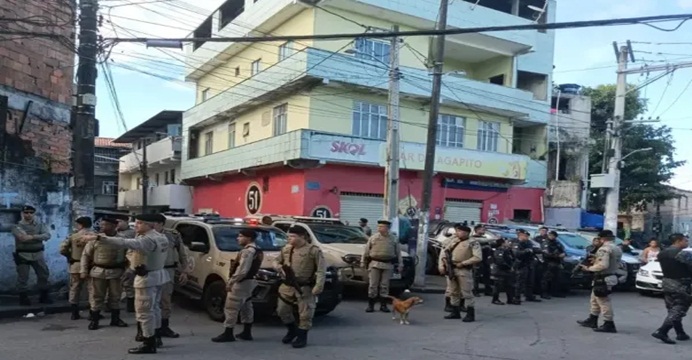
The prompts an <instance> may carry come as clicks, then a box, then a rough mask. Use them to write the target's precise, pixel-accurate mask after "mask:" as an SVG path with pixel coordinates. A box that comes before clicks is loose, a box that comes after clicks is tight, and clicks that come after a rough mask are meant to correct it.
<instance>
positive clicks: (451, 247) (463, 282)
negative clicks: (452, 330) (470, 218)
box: [438, 224, 483, 322]
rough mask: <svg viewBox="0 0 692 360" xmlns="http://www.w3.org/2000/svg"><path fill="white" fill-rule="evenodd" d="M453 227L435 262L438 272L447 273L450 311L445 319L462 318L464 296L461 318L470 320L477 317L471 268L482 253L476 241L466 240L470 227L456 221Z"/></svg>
mask: <svg viewBox="0 0 692 360" xmlns="http://www.w3.org/2000/svg"><path fill="white" fill-rule="evenodd" d="M454 230H455V232H456V233H455V234H454V235H453V236H452V237H451V239H450V241H449V242H447V244H446V245H445V246H444V248H443V250H442V254H441V256H440V258H439V262H438V270H439V271H440V274H446V275H447V291H448V292H449V294H450V302H451V303H452V311H451V313H450V314H449V315H446V316H445V319H461V300H462V298H463V300H464V304H465V305H466V316H465V317H464V319H463V320H462V321H464V322H473V321H475V320H476V311H475V307H474V305H475V301H476V300H475V297H474V296H473V267H474V265H476V264H478V263H480V262H481V261H482V259H483V252H482V250H481V244H480V243H479V242H478V241H477V240H473V239H469V235H470V234H471V228H469V227H468V226H466V225H463V224H456V225H454Z"/></svg>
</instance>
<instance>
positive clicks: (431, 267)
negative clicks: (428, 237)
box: [425, 251, 437, 275]
mask: <svg viewBox="0 0 692 360" xmlns="http://www.w3.org/2000/svg"><path fill="white" fill-rule="evenodd" d="M425 273H426V274H428V275H437V256H436V255H435V253H433V252H432V251H428V259H427V263H426V264H425Z"/></svg>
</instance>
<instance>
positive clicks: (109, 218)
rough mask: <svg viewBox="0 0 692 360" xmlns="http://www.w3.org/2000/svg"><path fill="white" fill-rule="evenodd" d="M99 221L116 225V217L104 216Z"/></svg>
mask: <svg viewBox="0 0 692 360" xmlns="http://www.w3.org/2000/svg"><path fill="white" fill-rule="evenodd" d="M101 221H105V222H107V223H111V224H113V225H118V219H116V218H115V217H105V218H102V219H101Z"/></svg>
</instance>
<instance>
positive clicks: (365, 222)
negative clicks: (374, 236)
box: [360, 218, 368, 224]
mask: <svg viewBox="0 0 692 360" xmlns="http://www.w3.org/2000/svg"><path fill="white" fill-rule="evenodd" d="M360 222H362V223H363V224H367V223H368V219H366V218H360Z"/></svg>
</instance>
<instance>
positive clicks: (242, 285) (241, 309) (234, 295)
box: [223, 279, 257, 329]
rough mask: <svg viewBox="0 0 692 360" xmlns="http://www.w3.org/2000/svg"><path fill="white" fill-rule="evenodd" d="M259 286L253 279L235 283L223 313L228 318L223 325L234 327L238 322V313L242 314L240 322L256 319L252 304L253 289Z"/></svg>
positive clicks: (249, 321) (247, 322)
mask: <svg viewBox="0 0 692 360" xmlns="http://www.w3.org/2000/svg"><path fill="white" fill-rule="evenodd" d="M256 286H257V282H256V281H255V280H252V279H248V280H245V281H241V282H238V283H235V284H233V286H232V287H231V291H230V292H229V293H228V294H227V296H226V303H225V305H224V308H223V313H224V315H225V317H226V319H225V320H224V322H223V326H224V327H226V328H229V329H233V327H234V326H235V324H236V323H237V322H238V314H240V322H241V323H242V324H252V323H253V321H254V319H255V309H254V307H253V306H252V301H251V300H250V298H251V297H252V290H254V289H255V287H256Z"/></svg>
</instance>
